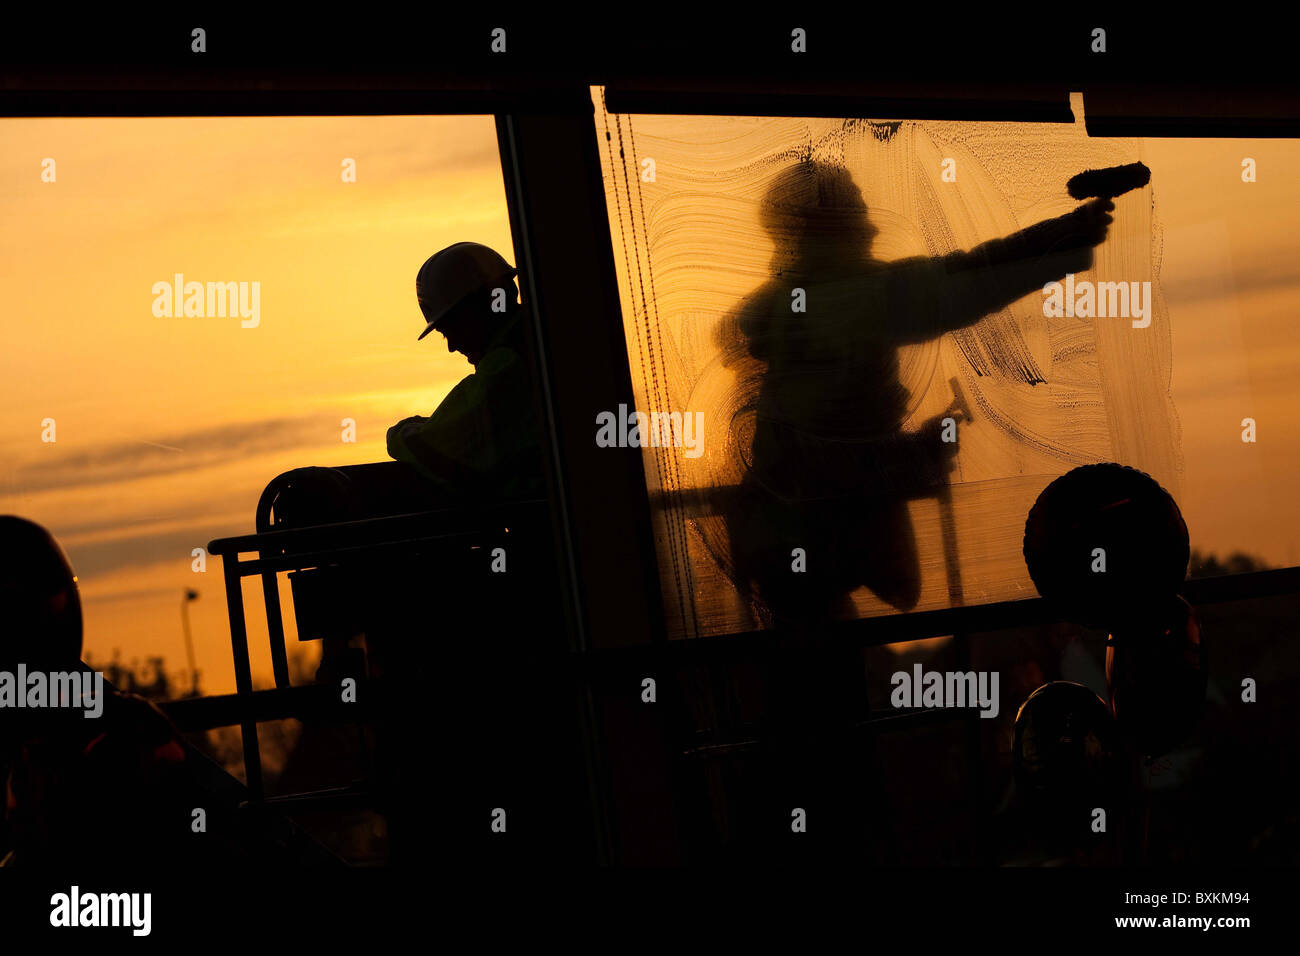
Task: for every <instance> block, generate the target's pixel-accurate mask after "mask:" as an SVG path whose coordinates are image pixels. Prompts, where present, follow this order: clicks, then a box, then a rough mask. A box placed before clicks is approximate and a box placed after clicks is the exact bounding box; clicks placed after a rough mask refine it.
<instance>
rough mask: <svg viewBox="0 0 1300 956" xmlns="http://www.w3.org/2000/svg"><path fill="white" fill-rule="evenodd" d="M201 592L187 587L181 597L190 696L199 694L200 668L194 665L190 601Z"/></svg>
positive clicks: (196, 597) (196, 598) (194, 599)
mask: <svg viewBox="0 0 1300 956" xmlns="http://www.w3.org/2000/svg"><path fill="white" fill-rule="evenodd" d="M198 597H199V592H198V591H195V590H193V589H192V588H186V589H185V596H184V597H183V598H181V625H182V626H183V627H184V629H185V654H186V656H187V657H188V658H189V662H190V680H191V685H190V696H191V697H197V696H199V670H198V668H197V667H196V666H195V665H194V640H193V638H191V637H190V602H191V601H196V600H198Z"/></svg>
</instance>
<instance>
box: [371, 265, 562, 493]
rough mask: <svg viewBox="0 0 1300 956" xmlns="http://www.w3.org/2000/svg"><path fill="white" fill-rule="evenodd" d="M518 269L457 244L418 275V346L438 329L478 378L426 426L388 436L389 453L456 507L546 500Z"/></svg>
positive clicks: (418, 420) (461, 386)
mask: <svg viewBox="0 0 1300 956" xmlns="http://www.w3.org/2000/svg"><path fill="white" fill-rule="evenodd" d="M516 272H517V270H515V269H513V268H511V266H510V265H509V264H508V263H507V262H506V261H505V259H503V258H501V256H500V255H498V254H497V253H496V252H494V251H493V250H491V249H489V248H488V247H487V246H483V245H480V244H478V243H476V242H458V243H456V244H454V245H451V246H448V247H447V248H445V249H443V250H441V251H439V252H437V253H435V254H434V255H433V256H431V257H430V258H429V259H428V261H426V262H425V263H424V265H423V266H421V267H420V271H419V274H418V275H417V276H416V279H415V294H416V298H417V299H418V301H419V304H420V311H421V312H422V313H423V315H424V319H425V327H424V331H423V332H421V333H420V335H419V338H421V339H422V338H424V337H425V336H426V335H428V334H429V333H430V332H433V331H438V332H441V333H442V334H443V336H445V338H446V340H447V351H449V352H460V353H462V354H463V355H464V356H465V357H466V358H467V359H469V362H470V364H471V365H473V366H474V373H473V374H472V375H469V376H467V377H466V378H464V379H462V380H461V381H460V382H459V383H458V384H457V385H456V387H455V388H453V389H452V390H451V392H450V393H449V394H448V395H447V397H446V398H445V399H443V401H442V403H441V404H440V405H439V406H438V407H437V409H436V410H435V411H434V412H433V414H432V415H430V416H428V417H427V418H425V417H422V416H418V415H417V416H414V417H411V418H406V419H403V420H402V421H400V422H398V423H397V424H396V425H394V426H393V427H392V428H390V429H389V430H388V453H389V454H390V455H392V457H393V458H395V459H397V460H398V461H403V462H406V463H408V464H409V465H411V466H412V467H414V468H415V469H416V470H417V471H418V472H419V473H420V474H421V475H423V476H424V477H425V478H426V479H427V480H428V481H430V482H432V483H433V484H434V485H435V486H436V487H437V488H438V489H439V491H440V492H441V493H442V495H444V496H445V497H446V498H447V499H449V500H451V501H460V500H465V499H470V500H511V499H525V498H540V497H542V496H543V495H544V494H545V491H544V485H543V475H542V458H541V440H540V434H539V428H538V420H537V413H536V408H535V404H534V400H533V391H532V385H531V379H530V376H529V371H528V363H527V359H526V345H525V330H524V326H523V318H522V317H523V314H524V313H523V309H522V308H521V306H520V304H519V298H518V292H517V290H516V288H515V283H514V278H513V277H514V276H515V274H516Z"/></svg>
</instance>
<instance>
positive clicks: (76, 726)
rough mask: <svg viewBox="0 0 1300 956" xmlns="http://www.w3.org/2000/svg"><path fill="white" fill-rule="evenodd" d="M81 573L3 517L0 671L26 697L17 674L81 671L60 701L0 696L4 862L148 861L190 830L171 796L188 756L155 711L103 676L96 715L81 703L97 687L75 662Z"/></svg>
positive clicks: (31, 527)
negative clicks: (77, 692) (76, 691)
mask: <svg viewBox="0 0 1300 956" xmlns="http://www.w3.org/2000/svg"><path fill="white" fill-rule="evenodd" d="M76 580H77V579H76V578H75V577H74V576H73V573H72V568H71V566H70V565H69V563H68V559H67V557H66V556H65V555H64V553H63V550H62V549H61V548H60V547H59V545H58V543H57V542H56V541H55V540H54V538H53V537H51V536H50V534H49V532H47V531H46V530H45V529H44V528H42V527H41V526H40V525H37V524H34V523H32V522H30V521H27V520H25V519H23V518H17V517H13V516H8V515H6V516H3V517H0V616H2V618H3V620H2V621H0V627H2V628H3V630H2V631H0V634H3V637H0V672H3V674H4V676H3V677H0V679H7V680H8V681H9V682H10V683H9V687H10V688H12V689H13V691H15V692H16V693H19V694H24V695H26V694H27V693H28V688H27V687H22V686H17V684H16V678H17V675H19V674H20V673H26V674H27V675H31V674H40V675H42V679H45V678H46V677H47V676H48V675H50V674H52V673H76V674H78V675H80V677H81V678H82V679H80V680H79V688H80V689H81V691H82V700H76V701H73V700H68V701H64V702H63V706H59V707H53V706H48V704H49V703H53V701H52V700H49V699H48V698H47V705H46V706H37V707H32V706H30V703H28V706H24V707H21V708H20V707H18V706H17V705H16V697H15V698H12V699H10V698H8V697H4V698H0V699H3V700H4V703H5V705H6V706H4V707H3V708H0V740H3V749H4V754H5V756H4V763H5V764H6V766H7V770H8V773H7V784H6V800H5V829H6V833H5V840H6V847H5V849H6V851H7V852H8V854H9V855H8V856H7V858H6V863H8V864H10V865H12V864H13V863H15V862H18V863H23V862H27V863H31V862H38V863H45V864H49V863H54V862H57V863H59V864H60V865H64V864H66V863H68V862H70V861H83V862H85V861H92V860H95V859H99V858H101V857H104V858H111V857H108V856H107V855H108V854H113V855H117V854H120V853H121V852H122V851H123V850H125V851H127V852H128V853H130V854H131V855H132V856H133V857H136V856H138V857H139V858H144V859H154V858H156V857H158V856H159V855H167V853H168V852H169V848H170V847H175V846H177V845H178V844H179V843H181V842H182V841H183V837H184V836H185V835H186V834H187V833H189V831H190V822H189V810H190V808H189V807H188V806H184V805H182V804H181V803H179V802H174V801H171V800H170V798H171V797H173V796H175V795H176V793H177V790H176V788H177V786H178V785H179V784H180V777H181V774H180V773H179V771H180V768H181V766H182V765H183V763H184V761H185V756H186V755H185V751H184V749H183V748H182V746H181V744H180V742H179V741H178V739H177V738H176V735H175V734H174V733H173V731H172V727H171V723H170V721H168V719H167V718H166V717H165V716H164V715H163V714H162V712H161V711H159V710H158V709H157V708H156V707H154V706H153V705H152V704H150V703H149V702H148V701H146V700H144V699H143V698H140V697H135V696H133V695H129V694H122V693H118V692H116V691H114V690H113V689H112V688H111V687H110V686H106V685H103V684H102V683H101V684H100V692H99V696H102V707H103V710H102V714H101V715H100V716H98V717H87V716H85V715H86V713H87V710H88V708H87V707H86V706H83V703H85V704H88V703H89V701H90V699H91V698H92V697H93V696H95V694H96V692H95V690H94V682H93V681H90V680H85V679H84V678H88V677H89V676H90V671H89V669H88V668H86V667H85V666H84V665H83V664H82V663H81V639H82V621H81V599H80V596H79V594H78V591H77V583H76ZM29 680H30V678H29ZM88 685H89V686H88ZM50 686H52V683H51V685H50ZM53 696H54V694H52V693H51V694H49V697H53ZM31 699H32V698H28V701H30V700H31ZM37 700H39V698H37ZM90 710H93V708H90ZM169 803H170V806H168V804H169Z"/></svg>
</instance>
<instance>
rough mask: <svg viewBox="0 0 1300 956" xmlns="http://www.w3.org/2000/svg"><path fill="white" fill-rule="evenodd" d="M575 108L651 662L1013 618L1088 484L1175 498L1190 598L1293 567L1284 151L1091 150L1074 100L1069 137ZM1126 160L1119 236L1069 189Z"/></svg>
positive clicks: (979, 128)
mask: <svg viewBox="0 0 1300 956" xmlns="http://www.w3.org/2000/svg"><path fill="white" fill-rule="evenodd" d="M593 98H594V100H595V103H596V109H597V132H598V137H599V139H600V147H601V156H602V163H603V173H604V183H605V190H606V198H607V203H608V212H609V218H610V223H611V231H612V240H613V248H614V253H615V259H616V263H617V269H618V275H619V283H620V292H621V297H622V306H623V317H624V327H625V332H626V341H627V348H628V355H629V359H630V364H631V368H632V378H633V386H634V391H635V397H636V409H635V411H633V410H621V411H623V412H625V416H624V417H625V418H626V420H627V422H628V426H627V431H626V433H625V435H624V436H623V437H624V438H625V439H626V440H628V441H629V443H633V442H634V439H633V438H632V435H633V426H634V425H635V426H638V427H637V428H636V438H635V440H639V441H640V443H641V445H642V448H643V456H644V463H645V469H646V476H647V485H648V487H647V493H648V495H649V497H650V500H651V503H652V511H653V520H654V533H655V544H656V548H657V553H658V558H659V570H660V583H661V588H662V592H663V595H664V599H665V604H666V607H667V611H668V621H669V630H670V633H671V634H672V635H673V636H676V637H685V636H696V635H708V634H720V633H729V632H735V631H742V630H748V629H752V628H756V627H767V626H772V625H773V624H774V623H776V622H780V621H782V620H787V621H799V620H809V619H811V620H829V619H843V618H852V617H860V616H871V615H880V614H889V613H897V612H901V611H910V610H925V609H932V608H943V607H949V606H955V605H961V604H967V605H969V604H978V603H985V602H991V601H1002V600H1009V599H1016V598H1026V597H1033V596H1034V595H1035V594H1036V592H1035V590H1034V587H1033V584H1032V582H1031V581H1030V579H1029V576H1028V573H1027V570H1026V567H1025V561H1024V558H1023V556H1022V551H1021V548H1022V544H1023V535H1024V522H1025V516H1026V514H1027V513H1028V511H1029V509H1030V507H1031V506H1032V505H1033V503H1034V500H1035V499H1036V497H1037V496H1038V494H1039V493H1040V492H1041V491H1042V489H1043V488H1044V487H1045V486H1046V485H1047V484H1048V483H1049V482H1050V481H1051V480H1052V479H1053V478H1055V477H1057V476H1059V475H1061V474H1063V473H1065V472H1067V471H1069V470H1070V469H1072V468H1074V467H1076V466H1078V465H1083V464H1088V463H1093V462H1103V461H1115V462H1119V463H1121V464H1125V465H1130V466H1132V467H1135V468H1138V469H1140V470H1142V471H1144V472H1146V473H1148V474H1150V475H1151V476H1152V477H1154V478H1155V479H1156V480H1157V481H1158V482H1160V484H1161V485H1162V486H1164V488H1166V489H1167V490H1168V491H1169V492H1170V493H1171V494H1172V495H1173V496H1174V498H1175V499H1176V500H1177V501H1178V502H1179V503H1180V505H1181V507H1182V509H1183V513H1184V517H1185V518H1186V521H1187V524H1188V526H1189V530H1190V535H1191V545H1192V548H1193V549H1194V551H1195V554H1194V556H1193V567H1192V569H1191V573H1192V574H1194V575H1195V574H1207V573H1210V574H1212V573H1224V572H1230V571H1234V570H1250V569H1251V568H1255V567H1265V566H1278V565H1284V564H1291V563H1293V562H1294V561H1295V559H1296V555H1295V552H1294V544H1293V543H1292V541H1291V535H1290V533H1289V532H1288V531H1286V530H1284V529H1285V528H1294V527H1295V526H1296V519H1297V517H1300V516H1298V515H1297V508H1296V505H1295V504H1294V499H1293V497H1292V496H1291V494H1290V493H1289V491H1288V489H1287V488H1286V484H1287V480H1288V479H1287V471H1288V468H1287V463H1288V462H1290V461H1294V460H1295V455H1296V454H1297V452H1300V433H1298V432H1297V430H1296V428H1295V427H1294V425H1293V424H1292V422H1293V421H1294V417H1295V416H1294V400H1293V399H1291V397H1290V388H1289V385H1288V382H1289V379H1288V374H1289V370H1294V369H1295V368H1296V367H1297V363H1300V354H1297V346H1296V345H1295V344H1294V342H1295V338H1294V336H1293V335H1291V334H1289V332H1288V324H1289V319H1288V318H1287V316H1288V315H1293V314H1294V310H1295V308H1296V305H1297V304H1298V303H1300V289H1298V288H1297V285H1296V276H1295V272H1294V266H1293V263H1294V262H1295V260H1296V253H1297V251H1300V250H1298V249H1297V246H1298V244H1297V241H1296V239H1295V238H1294V237H1293V236H1292V234H1291V233H1290V230H1289V229H1288V227H1287V225H1286V222H1287V216H1288V213H1287V212H1286V210H1288V209H1292V208H1294V207H1295V205H1296V199H1297V196H1296V192H1297V187H1296V185H1295V183H1294V177H1288V176H1287V175H1286V173H1285V172H1283V171H1284V170H1286V169H1289V168H1291V164H1292V163H1294V161H1295V159H1296V158H1297V156H1296V147H1295V145H1294V144H1293V143H1289V142H1286V141H1247V140H1152V139H1146V140H1144V139H1098V138H1089V137H1088V135H1087V133H1086V130H1085V128H1084V125H1083V116H1084V113H1083V106H1084V104H1083V102H1082V99H1081V97H1079V96H1078V95H1076V96H1074V97H1073V100H1072V105H1073V107H1074V111H1075V117H1076V122H1075V123H1073V124H1049V123H972V122H934V121H925V122H913V121H906V120H890V119H882V120H879V121H868V120H861V119H811V118H764V117H719V116H713V117H709V116H666V115H626V114H623V115H620V114H611V113H608V112H607V111H606V110H604V108H603V98H602V93H601V90H600V89H599V88H597V89H595V90H594V91H593ZM1245 158H1250V159H1251V161H1252V164H1251V168H1255V167H1258V166H1259V164H1261V163H1262V164H1264V168H1269V169H1271V170H1273V174H1272V175H1271V177H1270V178H1269V179H1268V180H1267V181H1265V179H1264V178H1263V177H1257V178H1255V179H1254V181H1249V178H1248V177H1246V176H1244V175H1243V173H1244V171H1245V170H1246V168H1247V167H1246V165H1245V164H1244V159H1245ZM1136 162H1142V163H1144V164H1146V166H1147V167H1149V168H1150V170H1151V180H1150V184H1149V185H1147V186H1145V187H1142V188H1136V189H1133V190H1131V191H1128V192H1126V193H1124V194H1123V195H1119V196H1117V197H1116V198H1114V200H1113V207H1114V208H1113V210H1111V211H1110V212H1109V216H1110V217H1111V218H1113V221H1112V222H1109V223H1107V222H1105V221H1104V218H1103V213H1104V210H1096V209H1095V208H1094V205H1095V204H1093V203H1092V201H1088V202H1082V201H1080V200H1078V199H1074V198H1071V195H1070V194H1069V192H1068V191H1067V182H1068V181H1069V180H1070V178H1071V177H1072V176H1075V175H1076V174H1078V173H1082V172H1084V171H1085V170H1090V169H1103V168H1107V167H1113V166H1120V165H1125V164H1131V163H1136ZM1080 209H1083V210H1084V211H1083V212H1079V213H1077V214H1075V211H1076V210H1080ZM1072 214H1074V215H1072ZM1050 283H1056V286H1055V287H1053V286H1052V285H1049V284H1050ZM636 413H644V417H643V418H642V419H641V420H640V421H637V420H636V417H635V416H636ZM1246 419H1251V420H1252V421H1253V422H1254V423H1255V426H1256V429H1262V428H1263V427H1264V426H1263V425H1262V424H1261V422H1265V421H1266V422H1268V423H1269V424H1268V430H1269V432H1270V434H1269V436H1268V439H1267V440H1264V439H1263V438H1257V440H1255V441H1248V440H1244V439H1246V437H1247V435H1246V433H1247V431H1248V428H1249V426H1248V423H1247V421H1246ZM1258 434H1259V435H1262V434H1263V432H1262V431H1259V432H1258ZM1251 437H1255V436H1253V435H1252V436H1251ZM954 438H955V441H953V440H951V439H954ZM1234 553H1237V554H1238V557H1237V558H1236V559H1235V560H1234V561H1230V560H1229V558H1228V556H1229V555H1231V554H1234Z"/></svg>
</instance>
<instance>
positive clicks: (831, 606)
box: [720, 161, 1114, 624]
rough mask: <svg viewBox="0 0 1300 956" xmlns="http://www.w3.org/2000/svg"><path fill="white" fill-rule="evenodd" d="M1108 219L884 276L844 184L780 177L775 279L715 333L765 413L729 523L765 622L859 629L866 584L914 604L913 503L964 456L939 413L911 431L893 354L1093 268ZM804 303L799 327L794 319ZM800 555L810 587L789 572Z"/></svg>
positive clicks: (891, 266)
mask: <svg viewBox="0 0 1300 956" xmlns="http://www.w3.org/2000/svg"><path fill="white" fill-rule="evenodd" d="M1113 208H1114V205H1113V204H1112V203H1111V202H1110V201H1109V200H1107V199H1098V200H1095V201H1093V202H1090V203H1087V204H1086V205H1083V206H1081V207H1079V208H1078V209H1076V210H1075V211H1074V212H1072V213H1068V214H1066V215H1064V216H1060V217H1058V218H1056V219H1050V220H1047V221H1045V222H1041V223H1038V224H1037V225H1035V226H1031V227H1029V228H1027V229H1023V230H1021V231H1020V232H1017V233H1014V234H1012V235H1010V236H1007V237H1006V238H1003V239H995V240H992V241H990V242H986V243H983V244H981V245H979V246H976V247H975V248H973V249H971V250H970V251H967V252H955V253H952V254H950V255H947V256H942V257H938V258H929V257H916V258H910V259H902V260H898V261H895V262H882V261H880V260H876V259H872V258H871V256H870V250H871V241H872V239H873V238H874V236H875V235H876V229H875V228H874V227H873V226H872V225H871V224H870V222H869V221H868V219H867V208H866V205H865V203H864V202H863V200H862V194H861V192H860V191H859V190H858V188H857V186H856V185H855V184H854V183H853V181H852V179H851V177H850V176H849V173H848V171H847V170H846V169H843V168H842V167H838V166H834V165H828V164H825V163H821V162H815V161H807V162H801V163H798V164H796V165H795V166H792V167H790V168H789V169H787V170H786V171H784V172H783V173H781V174H779V175H778V177H777V179H776V182H775V184H774V185H773V186H772V187H771V189H770V190H769V191H768V193H767V195H766V197H765V199H764V202H763V225H764V227H765V228H766V229H767V231H768V232H769V233H770V234H771V236H772V237H773V239H774V241H775V243H776V250H775V253H774V256H773V262H772V278H771V279H770V280H769V281H768V282H766V283H765V284H764V285H763V286H761V287H760V288H759V289H757V290H756V291H755V292H754V293H753V294H751V295H750V296H749V297H748V298H747V299H746V300H745V301H744V302H743V303H742V305H741V306H740V308H739V309H738V310H737V311H736V312H735V313H734V314H733V315H731V316H729V317H728V319H727V321H725V322H724V323H723V324H722V326H721V330H720V336H721V345H722V347H723V348H724V350H726V351H727V352H729V355H728V359H727V361H728V363H729V364H730V365H732V366H735V367H737V370H738V373H739V376H738V377H739V383H738V386H739V388H740V389H741V390H742V392H743V393H744V396H745V398H746V399H748V400H749V401H750V402H751V403H752V404H753V406H754V407H755V410H756V422H755V431H754V438H753V446H752V455H751V459H750V461H749V462H748V468H747V470H746V473H745V476H744V478H743V480H742V483H741V489H742V490H741V494H740V495H739V496H738V499H737V501H736V503H735V505H734V506H733V507H731V508H730V509H729V511H728V514H727V523H728V530H729V534H730V537H731V551H732V554H733V560H734V562H735V565H736V576H737V578H738V579H739V583H740V584H741V586H742V588H744V587H746V585H748V586H749V587H750V588H751V589H752V588H753V587H754V586H756V588H757V592H758V593H757V597H758V598H759V601H758V605H757V606H758V609H759V610H760V611H766V612H767V613H769V614H770V615H771V618H772V620H774V621H780V622H784V623H786V624H809V623H815V622H818V621H826V620H831V619H835V618H840V617H845V616H856V615H855V614H854V613H853V611H852V606H851V602H850V600H849V594H850V592H851V591H853V590H854V589H855V588H857V587H859V586H862V585H866V586H867V587H868V588H870V589H871V590H872V591H874V592H875V593H876V595H878V596H879V597H880V598H881V599H883V600H885V601H887V602H888V603H890V604H892V605H893V606H895V607H897V608H899V609H902V610H907V609H910V608H912V607H914V606H915V605H916V602H917V600H918V597H919V594H920V568H919V561H918V557H917V550H916V542H915V538H914V534H913V531H912V523H911V518H910V516H909V514H908V510H907V501H908V499H909V498H912V497H924V496H925V495H926V493H927V491H926V489H937V488H939V487H941V486H942V485H943V484H944V483H946V481H947V470H948V459H949V458H950V457H951V456H952V455H953V454H954V453H955V451H956V445H955V444H951V443H945V442H942V441H941V440H940V432H941V429H942V422H941V419H942V418H943V417H944V416H943V415H940V416H936V417H935V418H934V419H931V420H930V421H929V422H927V423H926V424H925V425H924V426H923V427H922V428H921V429H920V431H918V432H917V433H915V434H905V433H904V432H903V431H902V424H903V421H904V419H905V418H906V416H907V403H908V393H907V390H906V389H905V388H904V387H903V385H902V383H901V382H900V381H899V360H898V348H899V346H901V345H906V344H911V343H919V342H924V341H926V340H929V339H933V338H936V337H938V336H940V335H942V334H943V333H945V332H949V331H952V330H954V329H960V328H963V327H964V326H968V325H971V324H973V323H975V322H978V321H979V320H980V319H981V318H983V317H984V316H986V315H989V314H990V313H993V312H996V311H998V310H1000V309H1002V308H1004V307H1005V306H1007V305H1009V304H1010V303H1012V302H1014V301H1015V300H1016V299H1019V298H1020V297H1021V296H1024V295H1026V294H1028V293H1030V292H1034V291H1040V290H1041V289H1042V287H1043V285H1044V284H1045V283H1047V282H1049V281H1052V280H1055V279H1059V278H1060V277H1062V276H1063V275H1065V274H1066V273H1067V272H1081V271H1083V270H1085V269H1087V268H1089V267H1090V266H1091V264H1092V247H1093V246H1094V245H1096V244H1097V243H1099V242H1101V241H1102V240H1103V239H1104V238H1105V235H1106V230H1107V226H1108V224H1109V223H1110V222H1111V216H1110V215H1109V211H1110V210H1112V209H1113ZM796 288H798V289H803V290H804V295H805V301H806V311H804V312H795V311H793V310H792V308H791V302H792V292H793V290H795V289H796ZM794 548H802V549H804V553H805V555H806V561H807V570H806V572H804V573H795V572H792V569H791V560H792V558H791V555H792V550H793V549H794ZM751 596H753V594H752V590H751Z"/></svg>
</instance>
